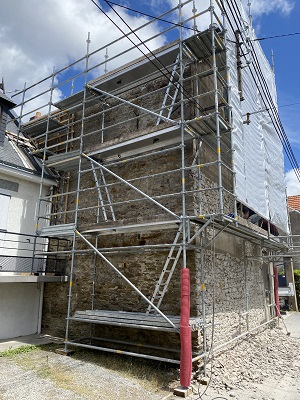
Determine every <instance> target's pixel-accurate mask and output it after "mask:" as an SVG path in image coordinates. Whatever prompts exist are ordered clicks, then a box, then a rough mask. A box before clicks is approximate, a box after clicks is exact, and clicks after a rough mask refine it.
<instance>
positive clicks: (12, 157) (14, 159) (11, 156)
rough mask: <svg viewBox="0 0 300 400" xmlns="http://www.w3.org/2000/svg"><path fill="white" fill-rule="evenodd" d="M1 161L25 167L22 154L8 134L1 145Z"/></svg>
mask: <svg viewBox="0 0 300 400" xmlns="http://www.w3.org/2000/svg"><path fill="white" fill-rule="evenodd" d="M0 161H3V162H5V163H7V164H10V165H11V164H12V165H15V166H17V167H25V165H24V163H23V161H22V159H21V157H20V154H19V153H18V152H17V151H16V150H15V149H14V148H13V146H12V144H11V143H10V141H9V140H8V137H7V136H5V138H4V144H3V146H0Z"/></svg>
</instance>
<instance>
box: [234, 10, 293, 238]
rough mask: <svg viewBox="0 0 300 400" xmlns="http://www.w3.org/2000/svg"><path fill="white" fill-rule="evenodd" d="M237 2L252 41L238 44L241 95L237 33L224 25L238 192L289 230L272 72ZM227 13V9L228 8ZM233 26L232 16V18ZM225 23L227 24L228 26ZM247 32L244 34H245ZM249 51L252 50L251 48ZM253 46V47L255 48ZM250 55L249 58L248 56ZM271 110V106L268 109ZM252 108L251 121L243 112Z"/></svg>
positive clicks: (280, 225) (268, 217)
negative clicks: (226, 40)
mask: <svg viewBox="0 0 300 400" xmlns="http://www.w3.org/2000/svg"><path fill="white" fill-rule="evenodd" d="M237 3H239V11H240V12H241V13H242V15H243V18H242V20H244V22H242V23H243V25H244V26H245V28H246V33H247V35H248V37H249V40H251V45H250V42H249V49H247V48H246V46H244V45H243V44H242V46H241V51H242V52H243V53H248V54H247V55H246V58H245V57H243V56H242V58H241V61H242V66H243V68H242V69H241V76H242V94H243V97H244V100H243V101H241V100H240V93H239V85H238V72H237V58H236V44H235V34H234V32H232V29H229V30H228V36H229V39H230V40H229V41H228V49H229V54H228V56H229V57H228V62H229V67H230V70H229V76H230V85H231V105H232V126H233V131H232V147H233V150H234V151H233V165H234V171H235V174H236V195H237V197H238V199H239V200H240V201H241V202H242V203H245V204H246V205H247V206H248V207H249V208H251V209H252V210H254V211H255V212H256V213H258V214H260V215H261V216H262V217H264V218H266V219H270V220H271V222H272V223H273V224H275V225H276V226H277V227H278V228H280V229H282V230H283V231H285V232H288V219H287V209H286V195H285V183H284V160H283V152H282V145H281V141H280V138H279V136H278V134H277V132H276V130H275V128H274V126H273V123H272V120H271V117H270V115H272V110H270V98H271V99H272V102H273V103H274V105H275V106H276V107H277V99H276V89H275V83H274V74H273V71H272V69H271V67H270V65H269V62H268V60H267V59H266V57H265V55H264V53H263V51H262V49H261V46H260V44H259V42H258V41H255V40H254V39H255V38H256V37H255V34H254V32H253V31H252V29H248V30H247V25H248V27H249V23H248V22H247V21H248V17H247V16H246V15H245V13H244V11H243V9H242V7H241V6H240V2H237ZM228 15H230V13H229V12H228ZM232 25H233V26H234V27H236V26H235V25H234V21H232ZM228 28H229V27H228ZM243 36H244V37H245V35H243ZM249 50H250V52H249ZM253 50H254V51H253ZM246 59H248V60H249V61H250V63H249V65H248V66H247V63H246ZM251 60H252V61H251ZM266 109H269V110H266ZM247 113H250V114H251V115H250V121H251V122H250V123H249V124H246V123H243V122H244V121H246V119H247V117H246V114H247Z"/></svg>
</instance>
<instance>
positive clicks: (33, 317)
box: [0, 169, 48, 339]
mask: <svg viewBox="0 0 300 400" xmlns="http://www.w3.org/2000/svg"><path fill="white" fill-rule="evenodd" d="M0 177H1V179H4V180H7V181H10V182H15V183H18V185H19V186H18V191H14V190H6V189H1V188H0V193H5V194H8V195H9V196H10V200H9V206H8V215H7V220H6V230H7V231H8V232H16V233H24V234H27V235H34V234H35V233H36V232H35V230H36V228H35V227H36V212H37V207H38V199H39V191H40V186H39V181H38V179H37V178H35V179H30V177H26V178H23V179H22V176H20V174H18V175H16V176H14V175H13V174H10V173H8V174H5V173H3V171H1V169H0ZM46 191H48V189H45V191H44V193H43V195H45V194H46ZM45 204H46V203H44V204H43V206H44V207H45ZM0 212H1V210H0ZM42 212H43V211H42ZM0 239H6V240H22V241H23V243H22V244H16V245H14V244H12V242H8V241H7V242H4V245H3V247H4V248H3V249H2V250H1V252H0V254H3V255H11V256H23V257H24V256H25V257H31V256H32V248H33V246H32V245H33V238H31V237H26V236H19V235H11V234H9V233H3V234H2V236H1V238H0ZM2 243H3V242H2ZM18 246H19V248H18ZM9 247H11V249H9ZM20 247H21V248H22V249H25V251H24V250H20ZM26 249H27V250H26ZM3 273H4V272H3ZM42 291H43V289H42V285H41V284H36V283H27V282H24V283H0V339H9V338H13V337H18V336H25V335H30V334H34V333H37V332H38V329H39V328H38V325H39V307H40V301H41V298H42V295H43V293H42Z"/></svg>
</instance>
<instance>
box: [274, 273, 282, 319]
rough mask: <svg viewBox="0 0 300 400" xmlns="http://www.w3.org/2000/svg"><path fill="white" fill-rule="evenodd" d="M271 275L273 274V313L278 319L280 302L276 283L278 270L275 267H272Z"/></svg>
mask: <svg viewBox="0 0 300 400" xmlns="http://www.w3.org/2000/svg"><path fill="white" fill-rule="evenodd" d="M273 274H274V295H275V305H276V307H275V311H276V317H280V316H281V315H280V301H279V291H278V288H279V283H278V270H277V267H274V266H273Z"/></svg>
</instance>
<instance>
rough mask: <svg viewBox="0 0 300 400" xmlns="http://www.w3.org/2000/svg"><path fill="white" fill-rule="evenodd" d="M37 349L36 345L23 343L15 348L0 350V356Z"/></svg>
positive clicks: (10, 355) (11, 355)
mask: <svg viewBox="0 0 300 400" xmlns="http://www.w3.org/2000/svg"><path fill="white" fill-rule="evenodd" d="M37 349H38V347H37V346H34V345H24V346H20V347H17V348H16V349H13V348H9V349H8V350H5V351H0V357H13V356H15V355H17V354H23V353H29V352H31V351H33V350H37Z"/></svg>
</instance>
